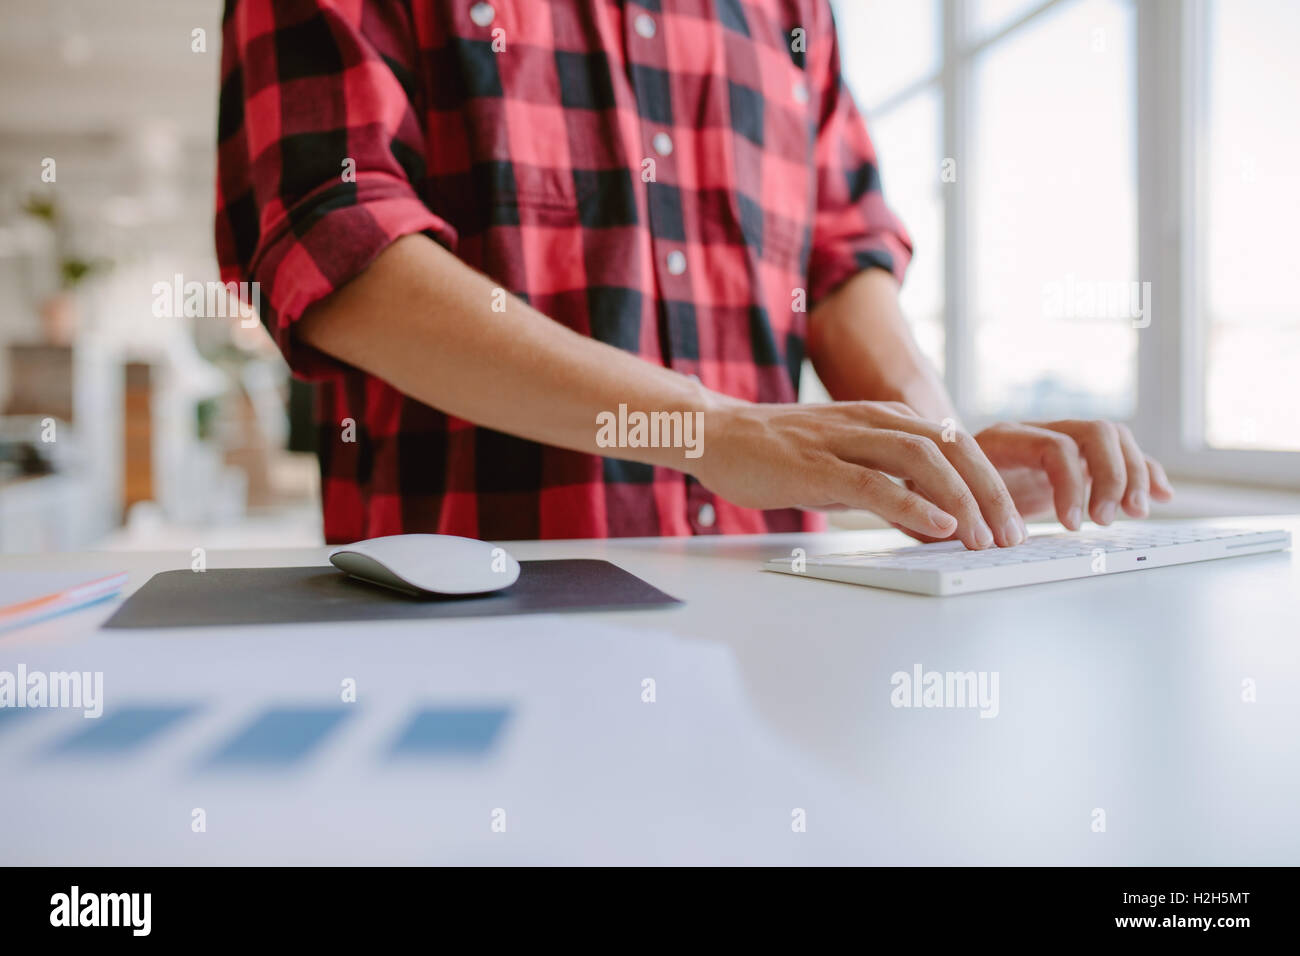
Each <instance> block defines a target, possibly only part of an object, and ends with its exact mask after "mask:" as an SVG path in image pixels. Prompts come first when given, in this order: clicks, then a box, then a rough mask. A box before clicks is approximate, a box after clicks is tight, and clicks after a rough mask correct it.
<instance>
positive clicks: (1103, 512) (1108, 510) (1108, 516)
mask: <svg viewBox="0 0 1300 956" xmlns="http://www.w3.org/2000/svg"><path fill="white" fill-rule="evenodd" d="M1097 520H1098V522H1099V523H1101V524H1110V523H1111V522H1112V521H1114V520H1115V502H1113V501H1103V502H1102V504H1101V507H1100V508H1098V509H1097Z"/></svg>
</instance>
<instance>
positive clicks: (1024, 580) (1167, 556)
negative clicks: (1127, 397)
mask: <svg viewBox="0 0 1300 956" xmlns="http://www.w3.org/2000/svg"><path fill="white" fill-rule="evenodd" d="M1290 546H1291V534H1290V532H1287V531H1238V530H1232V529H1224V528H1203V527H1202V528H1198V527H1193V526H1188V525H1175V524H1171V525H1160V524H1140V523H1122V524H1118V525H1115V526H1112V527H1109V528H1086V529H1084V530H1082V531H1077V532H1060V533H1058V534H1037V535H1031V536H1030V538H1029V540H1027V541H1025V542H1024V543H1023V544H1019V545H1016V546H1015V547H1014V548H988V549H986V550H984V551H968V550H966V548H965V547H964V546H963V545H962V544H961V542H959V541H944V542H940V543H939V544H919V545H914V546H912V547H907V548H893V549H890V550H887V551H846V552H843V553H840V554H820V555H804V554H802V553H801V552H800V551H799V550H798V549H796V550H795V551H794V553H793V554H791V555H790V556H789V557H781V558H773V559H771V560H770V561H768V562H767V564H766V565H765V566H764V567H765V569H766V570H768V571H782V572H784V573H786V574H796V575H803V576H806V577H810V578H825V579H827V580H830V581H844V582H846V583H849V584H865V585H867V586H869V587H877V588H889V589H891V590H895V591H914V592H916V593H918V594H935V595H948V594H967V593H969V592H972V591H991V590H993V589H995V588H1011V587H1018V586H1020V585H1022V584H1042V583H1044V582H1046V581H1064V580H1067V579H1069V578H1087V577H1092V576H1094V575H1100V574H1114V573H1116V572H1119V571H1139V570H1142V569H1144V568H1160V567H1166V566H1168V565H1171V564H1188V563H1190V562H1193V561H1208V560H1211V559H1214V558H1229V557H1237V556H1239V555H1246V554H1259V553H1260V552H1263V551H1282V550H1285V549H1286V548H1289V547H1290Z"/></svg>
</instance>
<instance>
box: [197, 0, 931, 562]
mask: <svg viewBox="0 0 1300 956" xmlns="http://www.w3.org/2000/svg"><path fill="white" fill-rule="evenodd" d="M800 31H802V32H800ZM351 164H354V168H355V175H354V176H353V175H349V173H350V170H351V168H352V165H351ZM417 232H423V233H425V234H427V235H429V236H430V237H432V238H433V239H434V240H436V241H437V242H439V243H441V244H442V245H444V246H445V247H446V248H448V249H449V250H451V251H452V252H454V253H455V254H456V255H457V256H459V257H460V258H461V259H462V260H463V261H464V262H467V263H468V264H470V265H471V266H473V267H475V268H476V269H479V270H481V271H483V272H484V273H486V274H487V275H489V276H491V277H493V278H494V279H495V280H496V281H497V282H499V283H500V285H501V286H502V287H503V288H505V289H507V290H509V291H510V292H512V293H514V294H515V295H518V296H520V297H521V298H523V299H525V300H526V301H528V302H529V303H530V304H531V305H533V306H534V307H535V308H537V309H539V310H541V311H542V312H543V313H545V314H546V315H548V316H550V317H552V318H553V319H555V320H556V321H558V322H561V323H563V324H564V325H567V326H568V327H570V328H572V329H575V330H576V331H578V332H581V333H583V334H585V335H590V336H593V337H595V338H597V339H599V340H601V341H603V342H607V343H609V344H610V345H614V346H617V347H618V348H621V349H624V350H626V351H628V352H631V353H633V354H635V355H638V356H640V357H641V358H642V359H644V360H645V361H647V362H654V363H657V364H660V365H663V366H666V367H668V368H672V369H675V370H677V371H679V372H681V373H683V374H686V375H695V376H698V377H699V378H700V379H701V380H702V381H703V383H704V384H705V385H706V386H708V387H709V388H711V389H714V390H716V391H719V392H724V393H726V394H728V395H733V396H736V397H739V398H743V399H748V400H751V401H756V402H791V401H794V400H795V398H796V394H797V387H798V377H799V367H800V363H801V360H802V359H803V352H804V348H803V343H804V336H805V331H806V322H807V313H806V312H805V311H802V310H801V309H800V308H799V306H800V298H801V294H800V292H799V291H798V290H804V292H803V295H805V296H806V302H807V308H808V309H811V308H812V307H813V306H814V305H815V304H816V303H817V302H818V301H819V300H820V299H822V298H823V297H825V296H826V295H827V294H828V293H829V292H831V291H832V290H833V289H834V288H836V287H837V286H838V285H839V284H841V283H842V282H844V281H845V280H846V279H848V278H849V277H850V276H851V275H853V274H854V273H855V272H857V271H859V270H861V269H865V268H873V267H876V268H884V269H891V270H893V271H894V272H895V274H897V275H898V276H899V277H900V278H901V276H902V273H903V270H904V268H905V267H906V264H907V260H908V257H909V255H910V244H909V240H908V238H907V235H906V233H905V232H904V231H903V229H902V227H901V226H900V224H899V223H898V222H897V220H896V219H895V218H894V216H893V215H892V214H891V213H890V212H889V210H888V209H887V208H886V207H885V204H884V201H883V199H882V197H881V192H880V181H879V176H878V175H877V167H876V160H875V154H874V150H873V148H872V145H871V141H870V140H869V139H868V137H867V131H866V128H865V126H864V124H863V121H862V119H861V117H860V116H859V114H858V112H857V109H856V107H855V106H854V104H853V101H852V98H851V97H850V95H849V93H848V91H847V89H846V88H845V86H844V84H843V83H842V81H841V78H840V67H839V51H838V47H837V44H836V38H835V30H834V24H833V22H832V19H831V12H830V9H829V6H828V4H827V2H826V0H641V2H633V0H626V2H622V0H490V2H485V0H407V2H398V0H229V2H228V3H227V7H226V13H225V20H224V48H223V51H222V87H221V108H220V121H219V154H218V184H217V216H216V239H217V250H218V255H219V258H220V261H221V268H222V278H223V280H225V281H231V280H242V281H257V282H259V283H260V286H261V301H262V309H263V313H264V315H263V318H264V320H265V321H266V323H267V326H268V328H269V329H270V331H271V333H272V334H273V335H274V337H275V339H276V341H277V342H278V343H279V345H280V347H281V348H282V349H283V351H284V354H285V356H286V357H287V359H288V360H289V362H290V364H291V365H292V367H293V369H294V370H295V372H296V373H297V374H299V375H300V376H302V377H304V378H308V379H312V380H315V381H318V382H319V383H320V389H319V399H318V420H319V424H320V455H321V468H322V475H323V496H324V508H325V532H326V537H327V539H328V540H329V541H332V542H333V541H349V540H355V539H359V538H366V537H373V536H377V535H383V534H396V533H402V532H415V531H425V532H446V533H452V534H463V535H469V536H473V537H480V538H486V539H495V540H509V539H520V538H539V537H540V538H559V537H605V536H614V535H667V534H674V535H675V534H692V533H737V532H761V531H785V530H806V529H813V528H816V527H819V526H820V524H819V519H818V518H817V516H815V515H810V514H804V513H801V512H797V511H769V512H758V511H752V510H749V509H745V508H738V507H735V506H733V505H731V504H730V503H728V502H726V501H722V500H718V499H716V498H715V497H714V496H713V495H711V494H710V493H709V492H708V491H706V490H705V489H704V488H703V487H701V486H700V485H699V484H698V482H695V481H694V480H692V479H690V478H688V477H686V476H684V475H682V474H680V473H678V472H675V471H672V470H669V469H664V468H655V467H650V466H647V465H641V464H635V463H629V462H625V461H620V460H615V459H609V458H600V457H596V456H591V455H584V454H578V453H575V452H571V451H565V450H561V449H557V448H551V447H547V446H543V445H539V444H536V443H533V442H529V441H524V440H522V439H519V438H514V437H511V436H508V435H504V434H501V433H499V432H495V431H491V430H488V429H484V428H478V427H476V426H474V425H472V424H471V423H469V422H466V421H462V420H460V419H456V418H452V417H449V416H447V415H444V414H442V413H441V412H438V411H436V410H435V409H432V408H429V407H427V406H425V405H422V404H420V403H418V402H415V401H413V400H411V399H409V398H406V397H405V396H403V395H401V394H399V393H398V392H397V391H395V390H394V389H392V388H390V387H389V386H388V385H386V384H385V383H384V382H383V381H381V380H379V379H376V378H374V377H372V376H369V375H366V374H364V373H362V372H360V371H358V370H356V369H353V368H350V367H347V366H346V365H343V364H342V363H339V362H336V361H334V360H332V359H330V358H328V357H327V356H324V355H322V354H321V353H319V352H317V351H315V350H313V349H311V348H310V347H308V346H306V345H304V344H303V343H301V342H299V341H297V340H296V338H295V334H294V323H295V322H296V320H297V319H298V318H299V317H300V316H301V315H302V314H303V312H304V310H306V309H307V308H308V307H309V306H310V305H312V304H313V303H314V302H316V301H318V300H319V299H321V298H323V297H324V296H326V295H328V294H329V293H330V292H331V291H332V290H334V289H336V288H338V287H339V286H341V285H342V284H344V283H346V282H347V281H348V280H349V279H351V278H353V277H354V276H356V275H357V274H358V273H359V272H360V271H361V270H362V269H364V268H365V267H366V265H367V264H369V263H370V262H371V261H372V260H373V259H374V258H375V257H376V256H377V255H378V254H379V253H380V252H381V251H382V250H383V249H384V248H385V247H386V246H387V245H388V244H389V243H391V242H393V241H394V240H395V239H397V238H399V237H401V236H403V235H407V234H411V233H417ZM484 308H485V309H487V308H490V303H488V302H485V303H484ZM347 419H351V420H352V421H353V422H355V428H354V429H348V428H345V427H344V423H345V420H347ZM594 427H595V426H594V423H593V428H594ZM348 439H354V440H348ZM707 441H708V436H707V433H706V436H705V448H706V453H707V447H708V445H707Z"/></svg>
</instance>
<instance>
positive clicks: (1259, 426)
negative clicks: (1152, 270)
mask: <svg viewBox="0 0 1300 956" xmlns="http://www.w3.org/2000/svg"><path fill="white" fill-rule="evenodd" d="M1207 13H1208V19H1207V22H1206V25H1207V28H1208V29H1207V30H1206V35H1207V40H1208V44H1207V46H1208V49H1207V51H1206V52H1207V54H1208V56H1207V59H1206V67H1207V78H1208V84H1207V93H1208V97H1207V100H1208V101H1207V103H1206V104H1205V105H1206V118H1205V123H1206V133H1207V135H1206V137H1205V142H1206V144H1207V146H1208V155H1207V157H1206V174H1207V175H1206V183H1205V187H1206V188H1205V195H1204V201H1205V206H1204V211H1205V218H1204V224H1205V228H1204V230H1203V237H1204V243H1205V245H1204V256H1205V263H1206V267H1207V268H1206V269H1205V273H1204V277H1205V278H1204V284H1203V287H1202V295H1203V300H1202V301H1203V303H1204V308H1203V310H1202V314H1201V321H1202V322H1204V323H1205V335H1204V342H1203V345H1204V350H1205V351H1204V356H1203V361H1204V363H1205V395H1204V436H1203V437H1204V440H1205V443H1206V444H1207V445H1209V446H1210V447H1212V448H1252V449H1277V450H1282V449H1285V450H1289V451H1300V408H1298V406H1300V391H1298V390H1297V386H1296V381H1297V378H1298V377H1300V285H1298V284H1297V283H1296V279H1295V268H1296V255H1297V253H1298V252H1300V243H1297V241H1296V224H1297V223H1300V184H1298V183H1297V178H1296V169H1295V158H1296V157H1297V156H1300V129H1297V127H1296V123H1295V122H1294V112H1293V111H1294V110H1295V109H1296V106H1295V104H1296V103H1300V70H1298V69H1297V67H1296V60H1295V51H1296V49H1297V47H1298V46H1300V4H1298V3H1296V2H1295V0H1253V2H1252V0H1233V2H1230V3H1225V2H1223V0H1216V2H1214V3H1212V4H1211V5H1210V7H1209V9H1208V11H1207ZM1265 23H1266V24H1268V28H1267V29H1260V27H1261V25H1262V24H1265ZM1282 104H1288V105H1286V106H1282ZM1279 107H1281V109H1283V110H1284V111H1285V112H1289V113H1292V115H1291V116H1290V117H1287V116H1284V115H1280V114H1279V113H1278V112H1277V111H1276V110H1277V108H1279Z"/></svg>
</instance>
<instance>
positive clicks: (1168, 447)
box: [867, 0, 1300, 487]
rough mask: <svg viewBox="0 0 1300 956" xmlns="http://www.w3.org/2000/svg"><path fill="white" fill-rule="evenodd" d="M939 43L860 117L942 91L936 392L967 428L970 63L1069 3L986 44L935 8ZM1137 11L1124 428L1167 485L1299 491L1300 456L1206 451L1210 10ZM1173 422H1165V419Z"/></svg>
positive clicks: (1159, 2)
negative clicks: (1136, 319)
mask: <svg viewBox="0 0 1300 956" xmlns="http://www.w3.org/2000/svg"><path fill="white" fill-rule="evenodd" d="M932 2H934V3H935V4H936V5H937V12H938V16H939V29H940V38H939V40H940V50H939V59H938V65H937V67H936V69H935V70H934V71H932V72H931V73H929V74H927V75H925V76H922V77H920V78H919V79H917V80H915V81H914V82H912V83H909V84H907V85H906V86H904V87H902V88H901V89H899V90H898V91H896V92H894V93H892V94H891V95H889V96H887V97H885V98H884V99H883V100H881V101H880V102H879V103H876V104H873V105H871V106H870V107H869V108H868V109H867V113H868V114H869V116H871V117H873V118H878V117H880V116H882V115H884V114H886V113H888V112H889V111H890V110H892V109H895V108H897V107H900V106H902V105H904V104H905V103H907V102H908V101H910V100H911V99H912V98H913V97H915V96H916V95H918V94H920V93H922V92H924V91H927V90H930V89H932V88H937V89H938V91H939V95H940V108H941V109H942V111H943V115H942V118H941V124H942V125H941V129H942V133H941V137H940V145H941V150H942V154H943V156H944V157H947V158H956V159H957V164H958V169H957V176H956V179H955V181H953V182H950V183H945V184H944V194H943V212H944V239H943V245H944V249H943V253H944V263H943V284H944V290H943V293H944V304H945V306H944V380H945V384H946V386H947V388H948V392H949V394H950V395H951V396H952V399H953V402H954V403H955V404H956V406H957V409H958V412H959V413H960V414H961V415H962V417H963V419H964V420H965V421H966V423H967V424H968V426H969V427H971V428H973V429H975V428H979V427H982V426H983V425H985V424H988V421H985V420H984V417H983V416H979V415H976V414H974V413H973V408H974V402H973V398H974V378H973V360H974V325H973V319H972V315H971V302H970V289H971V274H970V261H969V256H968V250H969V248H970V208H971V205H970V204H971V194H970V190H969V185H968V183H967V177H966V176H965V175H964V170H963V169H962V165H963V163H962V157H966V156H969V155H970V150H969V145H970V129H971V127H970V118H971V116H972V111H971V106H972V102H971V95H972V93H971V91H972V76H973V67H974V64H975V61H976V59H977V58H978V57H979V56H980V55H981V54H982V53H984V52H986V51H987V50H989V49H990V48H992V47H994V46H996V45H997V44H998V43H999V42H1001V41H1002V40H1003V39H1005V38H1006V37H1008V36H1011V35H1012V34H1014V33H1018V32H1019V31H1021V30H1023V29H1025V28H1026V27H1027V26H1029V25H1030V24H1032V23H1033V22H1034V21H1035V20H1037V19H1038V18H1039V17H1041V16H1042V15H1044V14H1045V13H1047V12H1049V11H1051V10H1053V9H1055V8H1057V7H1058V6H1060V5H1061V4H1065V3H1071V2H1075V0H1042V2H1040V3H1038V4H1036V5H1034V6H1033V7H1030V8H1029V9H1027V10H1025V11H1024V12H1022V13H1021V14H1020V15H1018V16H1017V17H1015V18H1013V19H1012V20H1010V21H1008V22H1007V23H1005V24H1003V25H1002V26H1000V27H999V28H997V29H996V30H993V31H991V32H989V33H988V34H987V35H985V36H981V37H972V36H971V31H970V25H969V21H968V14H969V0H932ZM1129 2H1130V3H1131V5H1132V6H1133V7H1134V8H1135V16H1136V49H1137V50H1138V51H1141V55H1140V56H1137V63H1136V64H1135V73H1136V77H1137V90H1136V96H1137V150H1136V152H1137V204H1138V223H1137V230H1138V236H1137V240H1138V242H1137V245H1138V276H1139V277H1140V278H1141V279H1142V280H1143V281H1149V282H1150V283H1151V287H1152V289H1153V296H1152V302H1151V324H1150V325H1149V326H1148V327H1146V328H1144V329H1140V330H1138V347H1137V388H1138V401H1137V403H1136V412H1135V415H1134V417H1133V419H1132V420H1131V421H1130V422H1129V423H1128V424H1129V425H1130V426H1131V427H1132V428H1133V430H1134V432H1135V433H1136V434H1137V436H1138V438H1139V440H1140V441H1141V442H1142V444H1143V447H1144V448H1145V449H1147V450H1148V451H1149V452H1150V453H1151V454H1152V455H1153V456H1154V457H1156V458H1158V459H1159V460H1160V461H1161V462H1162V463H1164V465H1165V467H1166V468H1167V469H1168V471H1169V472H1170V474H1171V475H1173V476H1174V477H1176V478H1191V479H1203V480H1212V481H1223V482H1233V483H1238V484H1252V485H1264V486H1282V487H1295V486H1296V485H1298V484H1300V452H1292V451H1267V450H1256V449H1240V450H1239V449H1217V448H1211V447H1209V446H1208V445H1207V444H1206V441H1205V429H1204V402H1205V338H1204V336H1205V309H1204V303H1205V290H1204V287H1203V283H1202V282H1201V281H1200V278H1199V277H1200V276H1202V275H1203V274H1204V270H1203V269H1201V268H1200V266H1201V264H1203V263H1204V262H1205V260H1206V255H1205V242H1204V239H1205V237H1204V229H1203V223H1204V209H1205V206H1204V199H1205V195H1206V189H1207V185H1208V178H1207V156H1206V150H1205V148H1204V147H1203V146H1202V143H1204V142H1205V136H1206V130H1207V120H1208V76H1207V73H1208V65H1209V53H1208V36H1207V30H1206V24H1207V22H1208V10H1209V2H1210V0H1141V2H1135V0H1129ZM1170 410H1172V411H1170Z"/></svg>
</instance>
